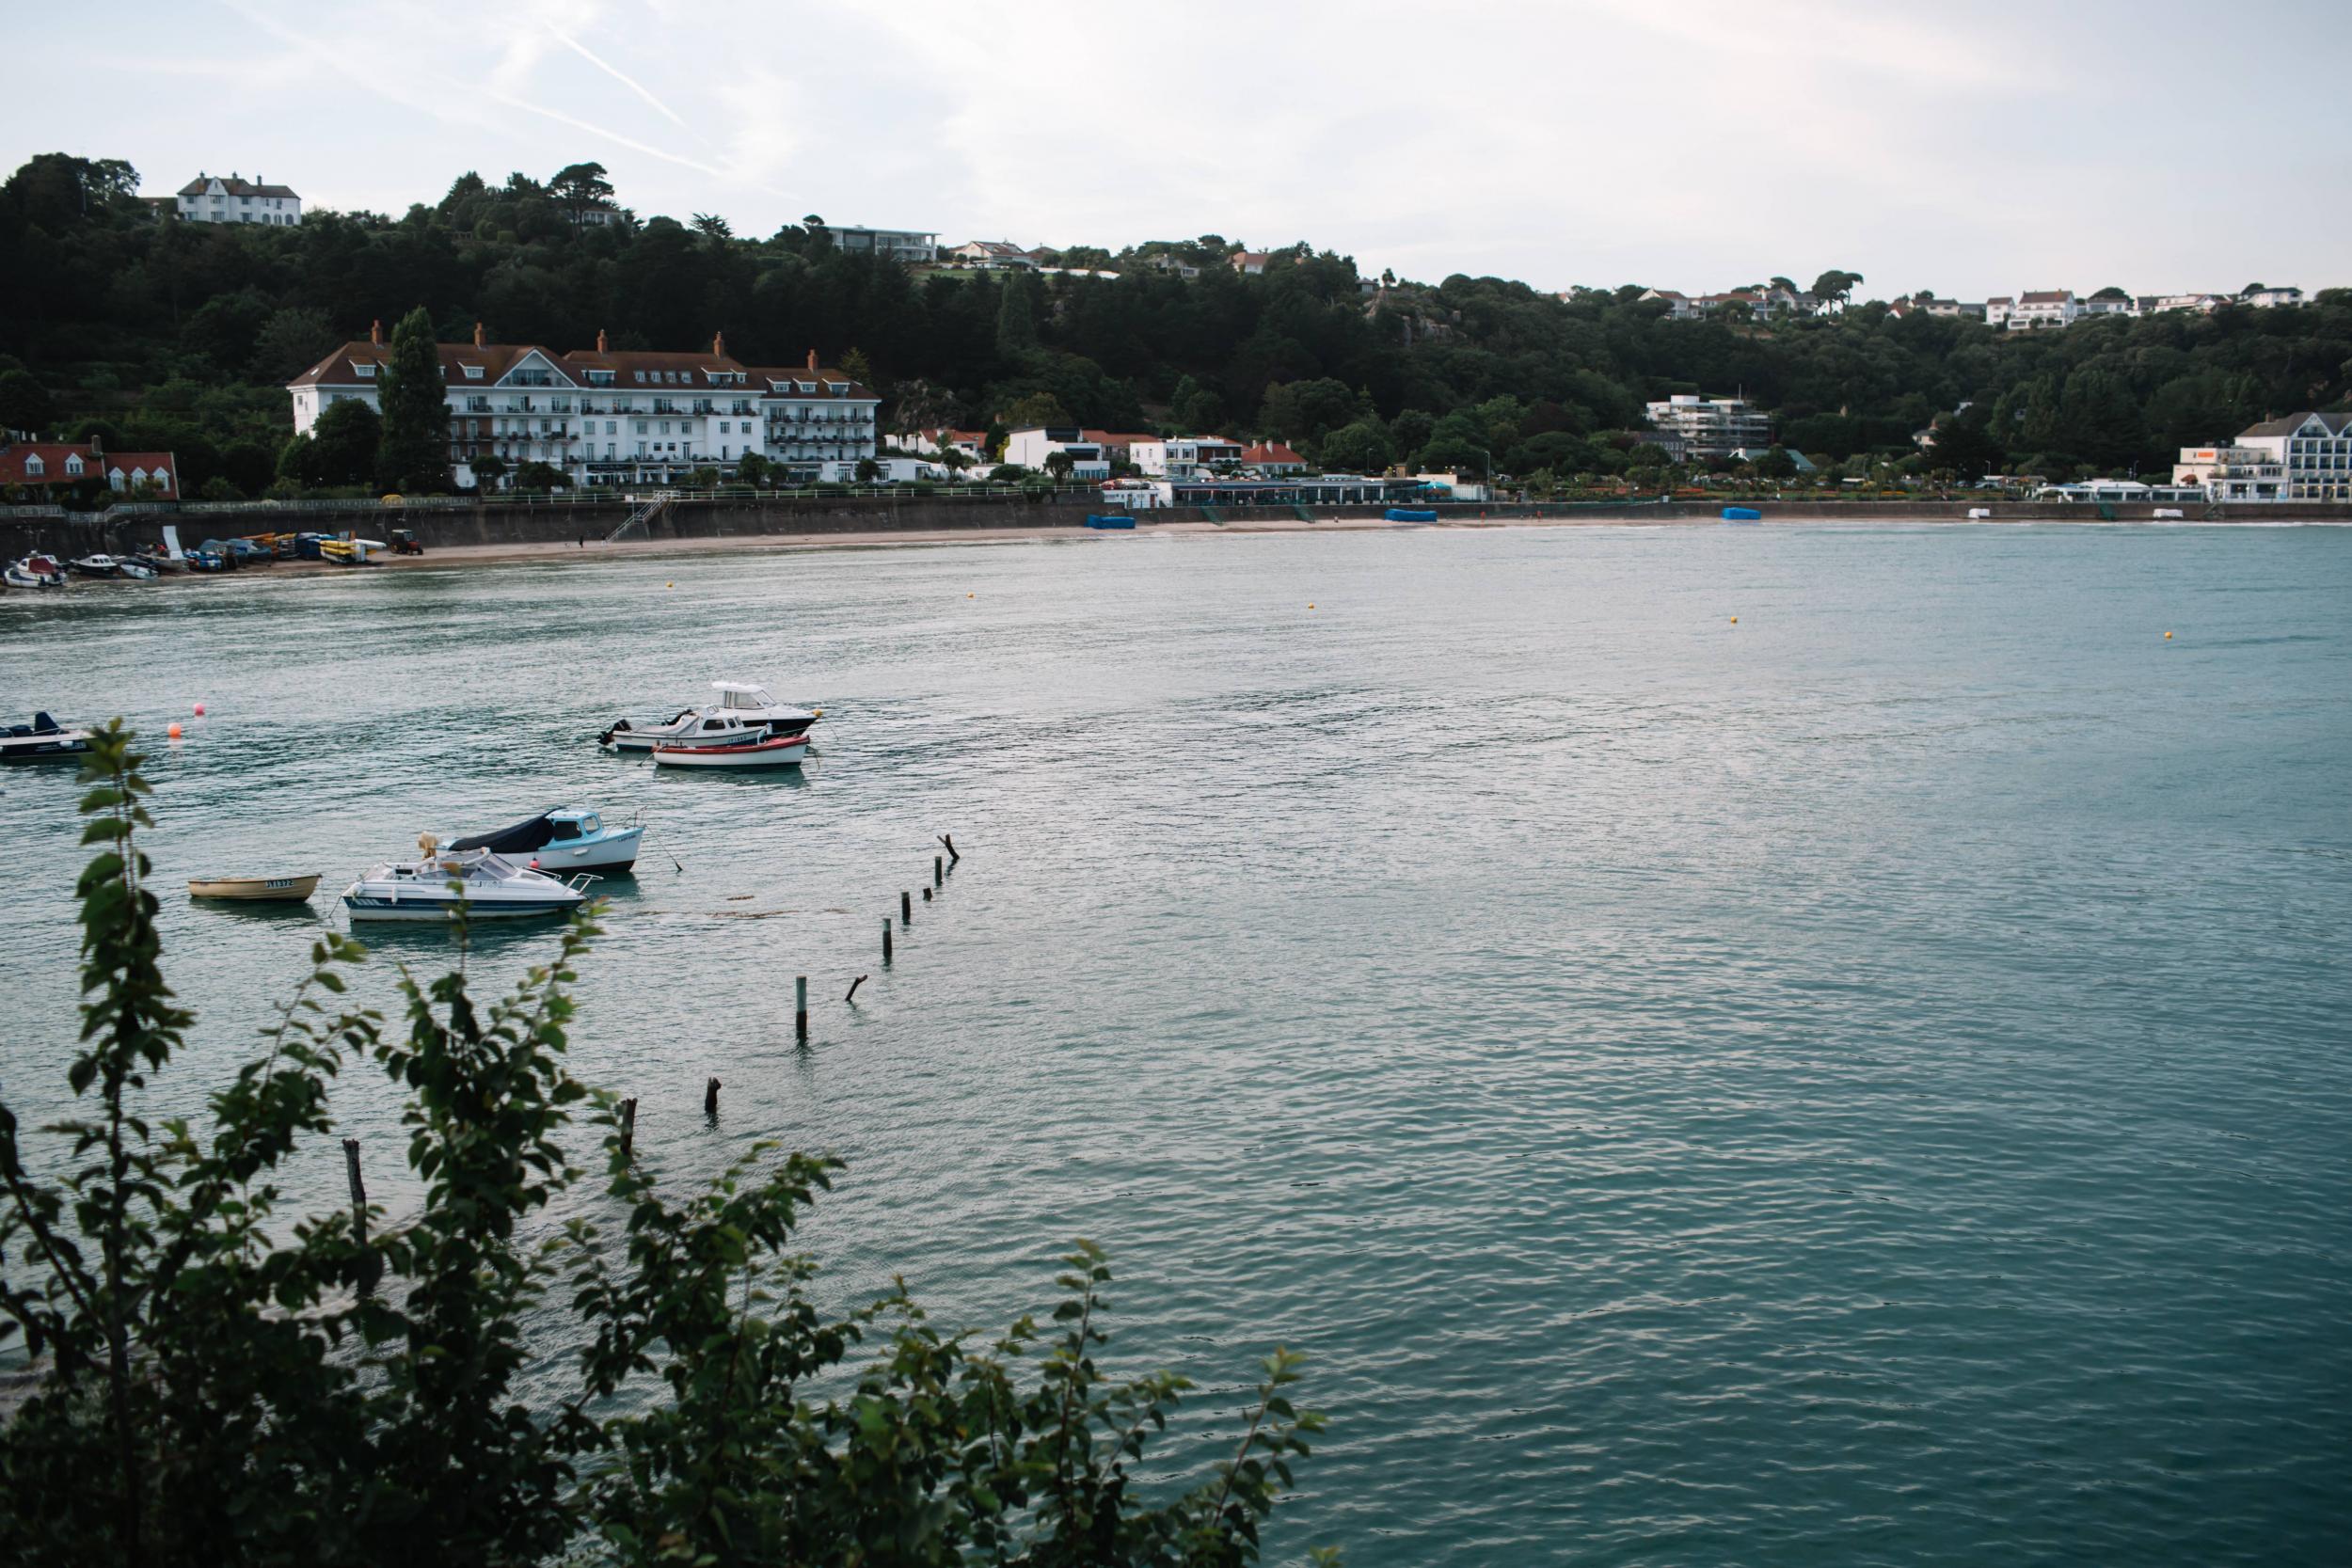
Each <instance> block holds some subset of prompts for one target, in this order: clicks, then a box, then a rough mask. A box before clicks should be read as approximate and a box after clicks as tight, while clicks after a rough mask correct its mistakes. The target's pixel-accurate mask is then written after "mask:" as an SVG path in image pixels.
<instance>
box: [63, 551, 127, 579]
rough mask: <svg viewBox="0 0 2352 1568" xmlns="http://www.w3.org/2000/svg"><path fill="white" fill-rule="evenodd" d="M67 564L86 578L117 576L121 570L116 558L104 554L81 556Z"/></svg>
mask: <svg viewBox="0 0 2352 1568" xmlns="http://www.w3.org/2000/svg"><path fill="white" fill-rule="evenodd" d="M66 564H67V565H69V566H71V567H72V568H73V569H74V570H75V571H77V572H79V573H81V574H82V575H83V576H84V577H86V578H110V577H114V576H117V575H118V574H119V571H120V568H119V566H117V564H116V563H115V558H114V557H113V556H110V555H103V554H92V555H85V556H79V557H76V558H75V559H74V560H72V561H69V562H66Z"/></svg>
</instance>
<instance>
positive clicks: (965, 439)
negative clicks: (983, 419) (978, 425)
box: [890, 425, 988, 463]
mask: <svg viewBox="0 0 2352 1568" xmlns="http://www.w3.org/2000/svg"><path fill="white" fill-rule="evenodd" d="M890 444H891V445H892V446H894V447H897V448H898V450H899V451H919V452H923V453H926V454H928V455H930V456H945V455H946V453H947V452H949V451H960V452H961V453H963V455H964V456H966V457H968V458H970V459H971V460H972V461H973V462H975V463H984V462H986V461H988V432H987V431H985V430H956V429H954V428H952V427H950V426H947V425H926V426H925V427H924V428H922V429H920V430H901V431H898V432H896V433H895V434H893V435H892V436H891V437H890Z"/></svg>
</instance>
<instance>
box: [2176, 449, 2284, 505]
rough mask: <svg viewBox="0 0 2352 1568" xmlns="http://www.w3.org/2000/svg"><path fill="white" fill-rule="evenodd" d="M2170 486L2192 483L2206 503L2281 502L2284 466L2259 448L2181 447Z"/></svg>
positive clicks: (2269, 452)
mask: <svg viewBox="0 0 2352 1568" xmlns="http://www.w3.org/2000/svg"><path fill="white" fill-rule="evenodd" d="M2172 483H2174V484H2183V485H2185V484H2193V485H2196V486H2197V487H2198V488H2199V489H2201V490H2202V491H2203V492H2204V496H2205V499H2207V500H2217V501H2275V500H2282V499H2285V494H2286V466H2285V464H2284V463H2283V462H2282V461H2281V460H2280V456H2279V454H2278V453H2277V452H2275V451H2267V450H2265V449H2264V448H2261V447H2240V446H2228V447H2183V448H2182V449H2181V460H2180V461H2179V462H2178V463H2175V464H2173V465H2172Z"/></svg>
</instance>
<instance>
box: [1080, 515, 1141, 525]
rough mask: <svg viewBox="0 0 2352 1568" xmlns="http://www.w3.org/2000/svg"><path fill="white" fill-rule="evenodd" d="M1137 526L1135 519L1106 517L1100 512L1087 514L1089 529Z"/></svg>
mask: <svg viewBox="0 0 2352 1568" xmlns="http://www.w3.org/2000/svg"><path fill="white" fill-rule="evenodd" d="M1135 526H1136V520H1135V519H1134V518H1133V517H1116V516H1106V515H1104V514H1102V513H1099V512H1089V514H1087V527H1089V528H1133V527H1135Z"/></svg>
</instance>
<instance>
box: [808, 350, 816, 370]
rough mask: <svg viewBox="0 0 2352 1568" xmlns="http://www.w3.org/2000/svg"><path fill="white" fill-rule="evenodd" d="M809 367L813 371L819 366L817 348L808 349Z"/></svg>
mask: <svg viewBox="0 0 2352 1568" xmlns="http://www.w3.org/2000/svg"><path fill="white" fill-rule="evenodd" d="M808 368H809V369H810V370H812V371H814V370H815V369H816V368H817V351H816V350H815V349H810V350H809V351H808Z"/></svg>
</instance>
